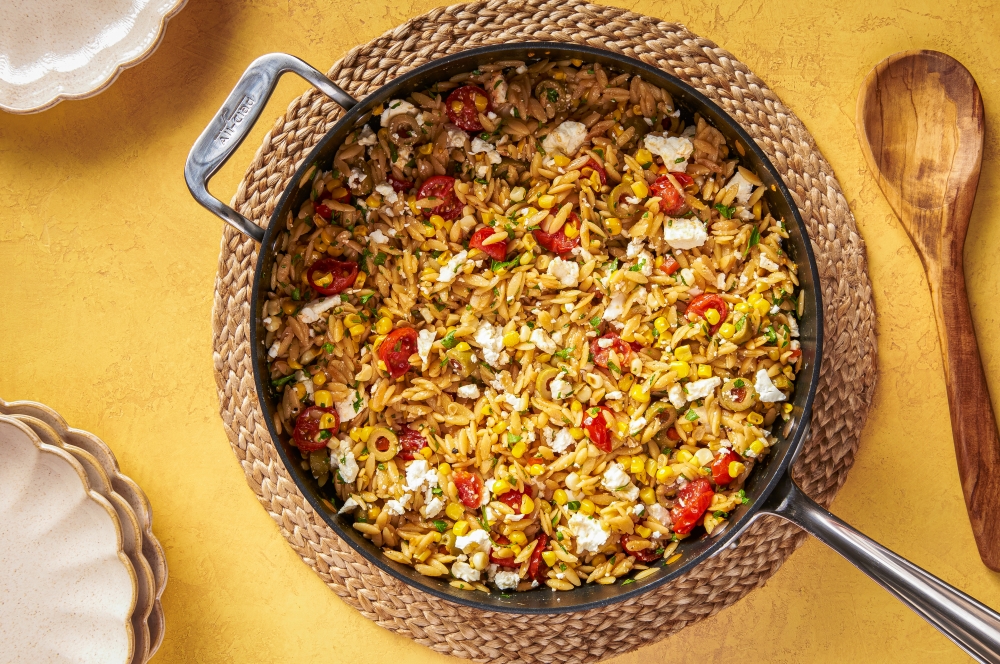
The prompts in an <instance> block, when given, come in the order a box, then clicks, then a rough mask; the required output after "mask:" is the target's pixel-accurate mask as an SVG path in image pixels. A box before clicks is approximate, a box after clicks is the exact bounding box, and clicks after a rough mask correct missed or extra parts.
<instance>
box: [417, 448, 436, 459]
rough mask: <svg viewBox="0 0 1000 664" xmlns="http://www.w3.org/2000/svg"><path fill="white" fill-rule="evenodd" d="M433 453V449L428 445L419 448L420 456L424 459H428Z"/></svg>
mask: <svg viewBox="0 0 1000 664" xmlns="http://www.w3.org/2000/svg"><path fill="white" fill-rule="evenodd" d="M433 455H434V450H432V449H431V448H430V447H422V448H421V449H420V456H422V457H423V458H425V459H430V458H431V457H432V456H433Z"/></svg>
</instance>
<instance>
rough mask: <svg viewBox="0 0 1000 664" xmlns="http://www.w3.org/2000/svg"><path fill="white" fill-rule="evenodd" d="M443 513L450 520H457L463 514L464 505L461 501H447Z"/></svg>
mask: <svg viewBox="0 0 1000 664" xmlns="http://www.w3.org/2000/svg"><path fill="white" fill-rule="evenodd" d="M444 513H445V515H446V516H447V517H448V518H449V519H451V520H452V521H458V520H459V519H461V518H462V517H463V516H464V515H465V507H464V506H463V505H462V503H448V507H446V508H444ZM456 525H457V524H456Z"/></svg>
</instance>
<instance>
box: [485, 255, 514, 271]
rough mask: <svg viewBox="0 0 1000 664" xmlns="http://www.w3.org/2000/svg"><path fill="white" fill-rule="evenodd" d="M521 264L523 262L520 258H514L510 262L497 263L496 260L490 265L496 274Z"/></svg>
mask: <svg viewBox="0 0 1000 664" xmlns="http://www.w3.org/2000/svg"><path fill="white" fill-rule="evenodd" d="M519 262H521V257H520V256H514V257H513V258H511V259H510V260H509V261H496V260H495V261H493V263H492V264H491V265H490V269H491V270H493V271H494V272H497V271H499V270H506V269H507V268H510V267H514V266H515V265H517V264H518V263H519Z"/></svg>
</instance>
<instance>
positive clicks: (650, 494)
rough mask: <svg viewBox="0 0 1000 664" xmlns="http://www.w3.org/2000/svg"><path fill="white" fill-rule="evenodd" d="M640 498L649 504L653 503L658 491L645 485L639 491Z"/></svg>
mask: <svg viewBox="0 0 1000 664" xmlns="http://www.w3.org/2000/svg"><path fill="white" fill-rule="evenodd" d="M639 499H640V500H642V502H644V503H646V504H647V505H652V504H653V503H655V502H656V492H655V491H653V488H652V487H648V486H647V487H643V488H642V490H641V491H640V492H639Z"/></svg>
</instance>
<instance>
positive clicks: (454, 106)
mask: <svg viewBox="0 0 1000 664" xmlns="http://www.w3.org/2000/svg"><path fill="white" fill-rule="evenodd" d="M463 108H465V104H463V103H462V102H460V101H458V100H457V99H456V100H455V101H453V102H451V110H452V112H454V113H461V112H462V109H463Z"/></svg>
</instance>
